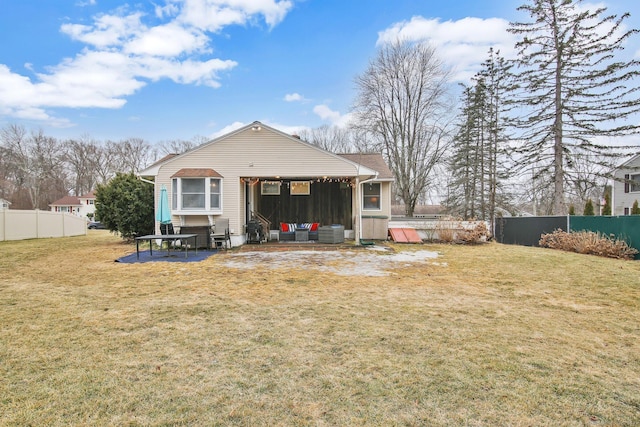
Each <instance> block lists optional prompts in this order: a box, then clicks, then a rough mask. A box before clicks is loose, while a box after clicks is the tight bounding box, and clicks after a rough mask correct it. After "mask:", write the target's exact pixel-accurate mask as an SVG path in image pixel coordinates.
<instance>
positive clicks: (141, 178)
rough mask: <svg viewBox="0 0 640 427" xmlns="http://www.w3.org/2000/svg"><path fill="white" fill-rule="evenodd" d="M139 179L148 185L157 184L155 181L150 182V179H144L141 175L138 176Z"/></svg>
mask: <svg viewBox="0 0 640 427" xmlns="http://www.w3.org/2000/svg"><path fill="white" fill-rule="evenodd" d="M138 179H139V180H140V181H142V182H146V183H147V184H153V185H156V183H155V182H153V181H149V180H148V179H144V178H143V177H141V176H140V175H138Z"/></svg>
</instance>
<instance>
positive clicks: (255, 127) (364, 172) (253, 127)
mask: <svg viewBox="0 0 640 427" xmlns="http://www.w3.org/2000/svg"><path fill="white" fill-rule="evenodd" d="M260 130H268V131H269V132H273V133H276V134H279V135H281V136H283V137H285V138H287V139H289V140H290V141H291V142H292V143H296V144H302V145H305V146H306V147H308V148H309V149H313V150H317V151H321V152H324V153H326V154H327V155H329V156H332V157H334V158H336V159H337V160H339V161H342V162H348V163H349V164H350V165H351V166H352V167H353V168H354V172H355V171H357V172H356V173H357V174H359V175H360V176H366V177H369V176H374V175H376V172H378V175H380V172H381V171H377V170H375V169H371V168H370V167H368V166H366V165H364V164H361V163H357V162H355V161H353V160H351V159H349V158H347V157H344V156H340V155H338V154H335V153H331V152H329V151H327V150H324V149H322V148H320V147H318V146H316V145H313V144H310V143H309V142H307V141H303V140H301V139H300V138H298V137H295V136H293V135H289V134H287V133H284V132H282V131H280V130H278V129H275V128H272V127H270V126H266V125H264V124H262V123H260V122H258V121H255V122H253V123H250V124H248V125H246V126H243V127H241V128H239V129H236V130H234V131H232V132H229V133H227V134H225V135H222V136H220V137H218V138H215V139H212V140H211V141H208V142H205V143H204V144H201V145H199V146H197V147H195V148H193V149H191V150H188V151H185V152H184V153H181V154H177V155H170V156H165V157H164V158H163V159H161V160H159V161H157V162H155V163H153V164H152V165H151V166H149V167H147V168H145V169H144V170H142V171H140V172H139V176H143V177H154V176H157V175H158V173H159V171H160V168H161V167H162V166H164V165H166V164H167V163H170V162H173V161H174V160H175V159H177V158H181V157H182V156H191V155H193V154H194V153H196V152H197V151H198V150H202V149H205V148H206V147H208V146H210V145H212V144H216V143H218V142H220V141H223V140H225V139H227V138H230V137H233V136H235V135H237V134H239V133H242V132H247V131H260ZM380 160H382V163H384V160H383V159H382V156H380ZM386 169H388V168H386ZM389 179H392V178H389Z"/></svg>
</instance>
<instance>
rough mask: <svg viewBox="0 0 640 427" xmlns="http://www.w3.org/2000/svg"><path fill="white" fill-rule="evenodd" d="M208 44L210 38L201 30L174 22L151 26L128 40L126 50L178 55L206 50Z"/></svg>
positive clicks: (155, 54) (137, 52)
mask: <svg viewBox="0 0 640 427" xmlns="http://www.w3.org/2000/svg"><path fill="white" fill-rule="evenodd" d="M208 44H209V39H208V38H207V36H206V35H205V34H204V33H202V32H201V31H199V30H196V29H193V28H184V27H182V26H180V25H178V24H176V23H175V22H172V23H169V24H167V25H158V26H157V27H153V28H150V29H149V30H148V31H145V32H144V33H142V34H140V35H139V36H138V37H136V38H135V39H133V40H131V41H130V42H128V43H127V45H126V46H125V48H124V50H125V51H126V52H129V53H132V54H135V55H150V56H178V55H182V54H183V53H192V52H205V51H207V50H208V49H207V45H208Z"/></svg>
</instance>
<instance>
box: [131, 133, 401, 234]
mask: <svg viewBox="0 0 640 427" xmlns="http://www.w3.org/2000/svg"><path fill="white" fill-rule="evenodd" d="M139 176H140V177H141V178H142V179H144V180H146V181H149V182H152V183H153V184H154V187H155V200H156V203H155V206H156V209H157V207H158V199H159V197H160V190H161V188H162V186H165V188H166V189H167V193H168V196H169V207H170V210H171V218H172V223H173V224H174V226H175V227H176V228H179V227H181V226H209V225H212V224H215V221H216V220H217V219H221V218H223V219H228V220H229V229H230V233H231V242H232V245H233V246H238V245H241V244H243V243H245V242H246V240H247V236H246V225H247V223H248V222H249V221H251V220H252V219H254V218H262V219H266V220H267V221H268V222H269V223H270V230H273V231H275V230H278V227H279V225H280V224H281V223H313V222H316V223H319V224H320V225H321V226H322V225H335V224H340V225H342V226H344V228H345V235H346V237H347V238H349V237H352V238H355V239H356V240H357V241H358V242H359V241H360V239H386V238H387V228H388V227H387V224H388V219H389V218H390V216H391V199H392V197H391V184H392V182H393V175H392V173H391V171H390V170H389V168H388V167H387V165H386V164H385V162H384V160H383V158H382V155H380V154H348V155H337V154H333V153H330V152H328V151H325V150H322V149H320V148H318V147H316V146H314V145H311V144H309V143H307V142H304V141H302V140H300V139H299V138H298V137H296V136H292V135H288V134H285V133H283V132H281V131H279V130H276V129H274V128H271V127H269V126H266V125H264V124H262V123H260V122H254V123H252V124H250V125H248V126H245V127H243V128H241V129H238V130H236V131H234V132H231V133H229V134H227V135H224V136H222V137H219V138H216V139H214V140H212V141H209V142H207V143H204V144H202V145H200V146H199V147H196V148H194V149H192V150H190V151H187V152H185V153H183V154H180V155H176V156H167V157H165V158H164V159H162V160H160V161H159V162H157V163H155V164H153V165H151V166H149V167H148V168H147V169H145V170H143V171H141V172H140V173H139ZM159 229H160V227H159V223H156V231H159ZM270 234H272V233H270Z"/></svg>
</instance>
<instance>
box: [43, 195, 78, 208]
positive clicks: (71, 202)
mask: <svg viewBox="0 0 640 427" xmlns="http://www.w3.org/2000/svg"><path fill="white" fill-rule="evenodd" d="M49 206H82V203H80V199H78V198H77V197H75V196H64V197H63V198H61V199H58V200H56V201H55V202H53V203H51V204H50V205H49Z"/></svg>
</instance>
